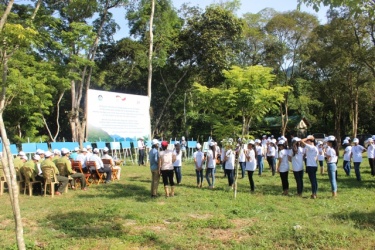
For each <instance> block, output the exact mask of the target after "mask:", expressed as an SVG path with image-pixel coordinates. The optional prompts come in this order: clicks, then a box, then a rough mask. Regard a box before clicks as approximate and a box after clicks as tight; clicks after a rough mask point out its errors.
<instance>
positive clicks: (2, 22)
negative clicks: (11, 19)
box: [0, 0, 14, 32]
mask: <svg viewBox="0 0 375 250" xmlns="http://www.w3.org/2000/svg"><path fill="white" fill-rule="evenodd" d="M13 3H14V0H10V1H9V2H8V5H7V8H6V9H5V12H4V14H3V16H2V17H1V19H0V32H1V31H3V28H4V25H5V23H6V21H7V18H8V15H9V13H10V11H11V9H12V7H13Z"/></svg>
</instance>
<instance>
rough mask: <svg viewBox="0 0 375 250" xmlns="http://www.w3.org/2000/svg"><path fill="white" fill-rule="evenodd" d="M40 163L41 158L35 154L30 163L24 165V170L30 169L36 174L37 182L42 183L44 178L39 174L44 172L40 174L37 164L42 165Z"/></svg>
mask: <svg viewBox="0 0 375 250" xmlns="http://www.w3.org/2000/svg"><path fill="white" fill-rule="evenodd" d="M39 161H40V156H39V155H37V154H35V155H33V157H32V158H31V159H30V160H29V161H27V162H25V163H24V165H23V168H30V169H31V170H32V171H33V173H34V178H35V180H38V181H42V180H43V177H42V176H41V175H39V173H40V174H41V173H42V172H41V171H40V172H39V168H38V165H37V164H40V163H39Z"/></svg>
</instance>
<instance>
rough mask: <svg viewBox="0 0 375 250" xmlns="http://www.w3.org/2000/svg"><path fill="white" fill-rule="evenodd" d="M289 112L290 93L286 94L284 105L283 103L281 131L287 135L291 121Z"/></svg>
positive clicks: (283, 134)
mask: <svg viewBox="0 0 375 250" xmlns="http://www.w3.org/2000/svg"><path fill="white" fill-rule="evenodd" d="M283 108H284V109H283ZM288 112H289V103H288V94H286V95H285V101H284V107H283V105H281V131H280V133H281V135H282V136H285V132H286V129H287V127H288V121H289V116H288Z"/></svg>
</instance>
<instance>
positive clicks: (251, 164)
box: [245, 149, 257, 171]
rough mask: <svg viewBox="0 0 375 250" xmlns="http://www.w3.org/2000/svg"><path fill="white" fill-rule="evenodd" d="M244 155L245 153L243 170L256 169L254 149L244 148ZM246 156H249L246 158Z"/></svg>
mask: <svg viewBox="0 0 375 250" xmlns="http://www.w3.org/2000/svg"><path fill="white" fill-rule="evenodd" d="M245 155H246V163H245V170H246V171H255V169H257V160H256V159H255V152H254V150H253V149H251V150H250V149H248V150H246V152H245ZM248 157H250V158H249V159H248Z"/></svg>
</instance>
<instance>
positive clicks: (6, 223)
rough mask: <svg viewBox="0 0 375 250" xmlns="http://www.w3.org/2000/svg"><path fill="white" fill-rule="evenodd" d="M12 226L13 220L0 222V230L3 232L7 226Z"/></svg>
mask: <svg viewBox="0 0 375 250" xmlns="http://www.w3.org/2000/svg"><path fill="white" fill-rule="evenodd" d="M12 224H14V221H13V220H9V219H8V220H2V221H0V230H4V229H5V228H7V227H8V226H10V225H12Z"/></svg>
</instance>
